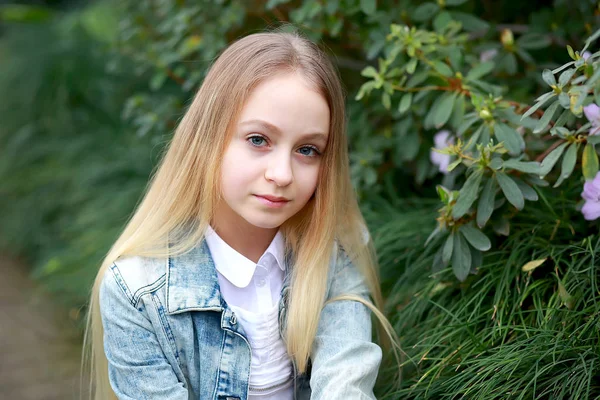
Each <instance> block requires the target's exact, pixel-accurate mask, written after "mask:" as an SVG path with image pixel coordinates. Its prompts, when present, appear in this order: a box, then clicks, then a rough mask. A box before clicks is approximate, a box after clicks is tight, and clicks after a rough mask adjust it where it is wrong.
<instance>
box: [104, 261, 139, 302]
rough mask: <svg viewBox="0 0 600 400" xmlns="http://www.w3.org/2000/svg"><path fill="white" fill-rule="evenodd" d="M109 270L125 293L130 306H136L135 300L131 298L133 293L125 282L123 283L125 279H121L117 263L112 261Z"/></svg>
mask: <svg viewBox="0 0 600 400" xmlns="http://www.w3.org/2000/svg"><path fill="white" fill-rule="evenodd" d="M110 271H111V272H112V274H113V277H114V278H115V281H116V282H117V285H119V287H120V288H121V290H122V291H123V292H124V293H125V296H127V300H128V301H129V303H130V304H131V305H132V306H134V307H137V306H136V302H135V301H134V299H133V295H132V294H131V290H129V286H127V283H125V279H123V275H121V271H119V267H117V264H115V263H113V264H112V265H111V267H110Z"/></svg>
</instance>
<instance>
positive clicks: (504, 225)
mask: <svg viewBox="0 0 600 400" xmlns="http://www.w3.org/2000/svg"><path fill="white" fill-rule="evenodd" d="M492 228H493V229H494V232H496V233H497V234H498V235H502V236H508V235H510V222H508V219H506V217H502V218H500V219H497V220H495V221H494V222H493V223H492Z"/></svg>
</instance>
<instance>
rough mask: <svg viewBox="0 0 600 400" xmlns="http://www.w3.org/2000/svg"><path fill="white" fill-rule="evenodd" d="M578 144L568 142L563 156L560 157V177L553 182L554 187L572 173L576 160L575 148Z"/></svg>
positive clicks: (576, 148)
mask: <svg viewBox="0 0 600 400" xmlns="http://www.w3.org/2000/svg"><path fill="white" fill-rule="evenodd" d="M578 148H579V146H578V145H577V144H576V143H571V144H569V147H568V149H567V151H566V153H565V156H564V157H563V159H562V166H561V167H562V168H561V172H560V177H559V178H558V180H557V181H556V183H555V184H554V187H555V188H556V187H559V186H560V184H561V183H563V181H564V180H565V179H567V178H568V177H569V176H571V174H572V173H573V169H575V163H576V162H577V150H578Z"/></svg>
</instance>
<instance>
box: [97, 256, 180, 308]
mask: <svg viewBox="0 0 600 400" xmlns="http://www.w3.org/2000/svg"><path fill="white" fill-rule="evenodd" d="M167 262H168V260H167V259H157V258H149V257H139V256H128V257H124V258H119V259H117V260H116V261H115V262H113V263H112V264H111V265H109V266H108V268H107V269H106V271H105V272H104V276H103V277H102V287H104V288H107V289H112V291H118V292H122V294H123V295H124V296H125V297H126V298H127V300H129V302H130V303H131V304H133V305H136V304H137V303H138V302H139V300H140V297H141V296H143V295H144V294H147V293H149V292H152V291H155V290H158V289H160V288H161V287H162V286H164V284H165V281H166V265H167Z"/></svg>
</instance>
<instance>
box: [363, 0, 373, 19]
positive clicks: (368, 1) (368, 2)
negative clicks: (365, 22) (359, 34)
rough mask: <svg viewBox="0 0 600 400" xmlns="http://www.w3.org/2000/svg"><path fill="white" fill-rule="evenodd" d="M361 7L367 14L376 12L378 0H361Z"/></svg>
mask: <svg viewBox="0 0 600 400" xmlns="http://www.w3.org/2000/svg"><path fill="white" fill-rule="evenodd" d="M360 9H361V10H362V12H364V13H365V14H367V15H371V14H374V13H375V10H376V9H377V0H360Z"/></svg>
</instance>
